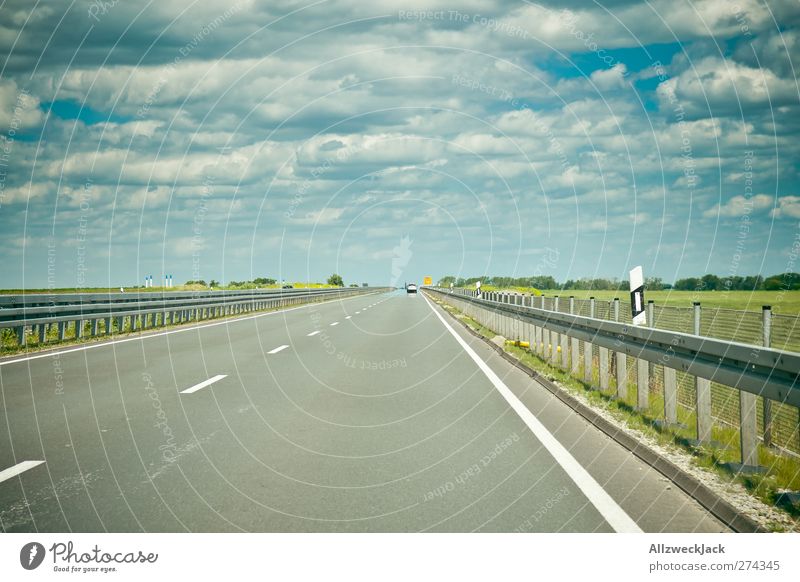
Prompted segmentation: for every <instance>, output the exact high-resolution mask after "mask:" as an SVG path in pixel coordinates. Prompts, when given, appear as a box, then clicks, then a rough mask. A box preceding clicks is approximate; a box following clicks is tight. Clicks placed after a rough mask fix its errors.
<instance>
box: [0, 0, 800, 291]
mask: <svg viewBox="0 0 800 582" xmlns="http://www.w3.org/2000/svg"><path fill="white" fill-rule="evenodd" d="M798 24H800V8H798V4H797V2H796V0H777V1H770V2H768V3H764V2H760V1H758V0H737V1H736V2H729V1H728V0H708V1H695V2H685V1H682V0H651V1H646V2H628V1H625V0H613V1H606V2H603V1H596V2H571V3H570V2H567V3H564V2H558V3H555V2H554V3H552V4H550V3H533V2H524V1H523V2H507V3H503V2H499V1H498V0H466V1H463V0H462V1H461V2H452V3H447V2H440V1H439V0H426V1H424V2H420V1H415V0H409V1H390V0H373V1H371V2H360V1H357V0H341V1H325V0H317V1H307V0H298V1H290V0H286V1H284V0H269V1H261V0H238V1H236V0H229V1H225V2H220V1H216V0H213V1H212V0H202V1H201V0H196V1H190V0H158V1H156V0H153V1H151V2H132V1H129V0H106V1H105V2H102V1H100V0H93V1H91V2H87V1H85V0H74V1H72V2H66V1H64V2H61V1H48V2H32V1H31V0H6V1H5V2H2V4H1V5H0V45H2V56H3V58H2V61H1V62H2V69H1V70H0V136H2V137H1V138H0V139H2V142H0V245H2V255H0V257H1V258H0V279H1V280H0V286H1V287H47V286H48V285H52V286H56V287H72V286H95V285H99V286H105V285H110V286H117V285H122V284H124V285H130V284H134V283H136V282H137V281H141V280H142V279H143V278H144V276H145V275H148V274H152V275H153V276H154V278H155V279H156V280H157V281H158V280H159V278H160V277H161V276H162V275H163V274H165V273H171V274H173V275H174V278H175V281H176V282H183V281H185V280H187V279H197V278H202V279H205V280H210V279H217V280H222V281H229V280H241V279H249V278H252V277H256V276H272V277H276V278H283V279H286V280H296V281H300V280H307V279H310V280H324V279H325V278H327V276H328V275H330V274H331V273H332V272H334V271H336V272H339V273H341V274H342V275H343V276H344V278H345V281H346V282H347V283H350V282H359V283H360V282H369V283H372V284H385V283H389V282H399V283H401V284H402V282H403V281H405V280H417V281H419V280H421V278H422V276H423V275H432V276H433V277H434V278H435V279H438V278H439V277H441V276H443V275H446V274H454V275H462V276H477V275H481V274H495V275H501V274H502V275H518V276H521V275H531V274H537V273H541V274H552V275H554V276H555V277H556V278H557V279H558V280H564V279H567V278H578V277H584V276H589V277H591V276H608V277H614V276H616V277H620V278H624V277H626V276H627V271H628V269H630V268H632V267H633V266H635V265H638V264H641V265H643V267H644V270H645V274H646V275H656V276H660V277H663V278H664V279H665V280H667V281H673V280H674V279H676V278H679V277H685V276H691V275H700V274H704V273H707V272H713V273H716V274H719V275H733V274H739V275H745V274H755V273H761V274H764V275H771V274H774V273H779V272H783V271H785V270H787V269H794V270H798V271H800V266H799V265H793V261H794V260H796V258H795V257H794V255H795V254H796V252H795V253H794V254H793V252H792V248H793V245H797V244H800V243H797V242H796V241H798V240H800V239H798V237H800V179H799V176H798V159H799V158H798V154H799V152H800V140H799V139H798V137H800V107H798V106H799V105H800V86H799V85H798V81H797V78H796V75H797V69H800V59H798V57H800V40H799V39H798ZM794 248H795V251H796V250H797V248H798V247H797V246H795V247H794Z"/></svg>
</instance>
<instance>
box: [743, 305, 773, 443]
mask: <svg viewBox="0 0 800 582" xmlns="http://www.w3.org/2000/svg"><path fill="white" fill-rule="evenodd" d="M771 334H772V308H771V307H770V306H769V305H764V306H763V307H762V308H761V336H762V337H761V339H762V343H763V344H764V347H767V348H768V347H770V344H771ZM742 394H744V393H743V392H742ZM763 401H764V410H763V412H764V446H765V447H771V446H772V400H770V399H769V398H764V399H763Z"/></svg>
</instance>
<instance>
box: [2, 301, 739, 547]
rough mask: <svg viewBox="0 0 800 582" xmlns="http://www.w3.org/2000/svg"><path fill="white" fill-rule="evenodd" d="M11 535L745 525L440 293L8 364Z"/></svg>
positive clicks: (332, 306) (6, 476) (307, 309)
mask: <svg viewBox="0 0 800 582" xmlns="http://www.w3.org/2000/svg"><path fill="white" fill-rule="evenodd" d="M0 396H1V397H2V407H3V414H2V415H0V527H2V530H3V531H9V532H13V531H28V532H30V531H47V532H66V531H89V532H94V531H115V532H116V531H123V532H127V531H130V532H138V531H211V532H217V531H323V532H324V531H501V532H513V531H544V532H559V531H569V532H573V531H578V532H611V531H620V532H627V531H640V530H641V531H652V532H661V531H670V532H675V531H680V532H716V531H726V528H725V526H724V525H723V524H722V523H720V522H719V521H717V520H716V519H715V518H714V517H712V516H711V515H709V514H708V512H706V511H705V510H704V509H703V508H702V507H700V506H699V505H698V504H697V503H696V502H695V501H694V500H692V499H691V498H690V497H688V496H686V495H685V494H683V493H682V492H681V491H679V490H678V489H677V488H676V487H675V486H674V485H672V484H671V483H669V482H668V481H667V480H665V479H664V478H663V477H662V476H661V475H660V474H658V473H657V472H655V471H653V470H652V469H650V468H649V467H647V466H646V465H644V464H643V463H641V462H640V461H639V460H637V459H636V458H635V457H634V456H633V455H631V454H630V453H629V452H628V451H626V450H625V449H623V448H622V447H620V446H619V445H617V444H616V443H615V442H614V441H612V440H611V439H609V438H607V437H606V436H605V435H603V434H602V433H600V432H599V431H597V430H596V429H595V428H593V427H592V426H591V425H589V424H588V423H586V422H585V421H583V420H582V419H581V418H580V417H579V416H578V415H577V414H575V413H574V412H573V411H571V410H570V409H569V408H568V407H566V406H565V405H564V404H563V403H561V402H560V401H559V400H557V399H556V398H555V397H553V396H552V395H551V394H550V393H549V392H548V391H547V390H545V389H544V388H543V387H541V386H540V385H538V384H537V383H536V382H535V381H533V380H532V379H531V378H530V377H528V376H527V375H525V374H524V373H522V372H521V371H519V370H518V369H516V368H514V367H513V366H511V365H510V364H508V363H507V362H506V361H504V360H503V359H502V358H500V357H498V356H497V354H496V353H495V352H494V351H493V350H491V349H490V348H489V347H488V346H486V345H485V344H484V343H483V342H482V341H480V340H478V339H476V338H474V337H472V336H471V335H470V334H468V333H466V332H465V331H464V330H463V329H461V326H459V325H455V324H454V322H453V320H452V319H451V318H450V316H449V315H447V314H445V313H444V312H443V311H442V310H441V309H440V308H439V307H438V306H436V305H435V304H433V303H432V302H430V301H429V300H428V299H427V298H426V297H425V296H424V295H422V294H419V295H406V293H405V292H403V291H397V292H392V293H385V294H373V295H367V296H359V297H354V298H350V299H344V300H340V301H339V300H337V301H331V302H326V303H320V304H312V305H308V306H301V307H298V308H294V309H291V310H286V311H280V312H271V313H265V314H257V315H255V316H250V317H245V318H240V319H235V320H229V321H223V322H219V321H217V322H212V323H205V324H201V325H198V326H195V327H191V328H181V329H174V330H169V331H166V332H161V333H157V334H150V335H146V336H141V337H134V338H126V339H124V340H122V341H112V342H107V343H101V344H92V345H91V347H88V346H87V347H79V348H74V347H73V348H69V349H65V350H63V351H61V352H56V353H55V354H52V353H51V354H47V355H41V354H40V355H36V356H33V357H16V358H10V359H6V360H4V361H0Z"/></svg>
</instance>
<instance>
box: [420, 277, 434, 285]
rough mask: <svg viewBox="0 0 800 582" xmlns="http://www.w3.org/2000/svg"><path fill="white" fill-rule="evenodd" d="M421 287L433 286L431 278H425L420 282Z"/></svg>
mask: <svg viewBox="0 0 800 582" xmlns="http://www.w3.org/2000/svg"><path fill="white" fill-rule="evenodd" d="M422 284H423V285H433V277H425V278H424V279H423V280H422Z"/></svg>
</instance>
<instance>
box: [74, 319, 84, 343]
mask: <svg viewBox="0 0 800 582" xmlns="http://www.w3.org/2000/svg"><path fill="white" fill-rule="evenodd" d="M82 337H83V321H81V320H80V319H76V320H75V339H81V338H82Z"/></svg>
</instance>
